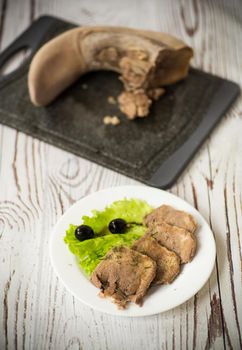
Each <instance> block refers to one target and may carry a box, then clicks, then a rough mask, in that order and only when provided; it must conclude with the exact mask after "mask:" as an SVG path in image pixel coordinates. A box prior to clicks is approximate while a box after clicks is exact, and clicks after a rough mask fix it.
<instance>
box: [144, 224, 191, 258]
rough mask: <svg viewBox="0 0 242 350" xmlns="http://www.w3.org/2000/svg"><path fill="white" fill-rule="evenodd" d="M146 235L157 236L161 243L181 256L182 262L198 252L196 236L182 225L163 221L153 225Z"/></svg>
mask: <svg viewBox="0 0 242 350" xmlns="http://www.w3.org/2000/svg"><path fill="white" fill-rule="evenodd" d="M145 236H146V237H147V236H148V237H149V236H151V237H153V238H155V239H156V240H157V242H158V243H159V244H161V245H163V246H164V247H166V248H167V249H170V250H172V251H173V252H175V253H176V254H177V255H178V256H179V257H180V259H181V263H187V262H189V261H191V259H192V257H193V256H194V254H195V252H196V247H197V241H196V237H195V236H194V234H193V233H191V232H189V231H187V230H185V229H184V228H181V227H177V226H172V225H169V224H167V223H165V222H162V223H159V224H156V225H153V226H152V227H151V229H150V231H148V232H147V233H146V234H145Z"/></svg>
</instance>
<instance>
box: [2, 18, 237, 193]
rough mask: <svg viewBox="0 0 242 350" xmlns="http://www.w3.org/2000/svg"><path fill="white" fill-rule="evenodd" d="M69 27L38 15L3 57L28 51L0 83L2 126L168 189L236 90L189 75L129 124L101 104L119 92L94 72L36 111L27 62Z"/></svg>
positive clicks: (108, 75)
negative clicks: (113, 118) (114, 121)
mask: <svg viewBox="0 0 242 350" xmlns="http://www.w3.org/2000/svg"><path fill="white" fill-rule="evenodd" d="M73 27H75V25H74V24H71V23H67V22H64V21H62V20H60V19H57V18H54V17H49V16H43V17H40V18H39V19H38V20H36V21H35V22H34V23H33V24H32V25H31V26H30V27H29V28H28V29H27V30H26V31H25V32H24V33H23V34H22V35H21V36H19V37H18V38H17V39H16V40H15V41H14V42H13V44H12V45H10V46H9V47H8V48H7V49H6V50H5V51H4V52H2V54H1V55H0V67H1V66H2V65H3V64H4V63H5V62H6V60H7V59H8V58H9V57H10V56H11V55H13V54H14V53H15V52H17V51H18V50H20V49H22V48H26V47H29V48H31V50H32V54H31V56H30V57H29V58H28V59H27V60H26V61H25V62H24V64H23V65H22V66H21V67H20V68H19V69H17V70H16V71H14V72H12V73H11V74H9V75H7V76H5V77H2V78H1V80H0V122H1V123H2V124H6V125H8V126H11V127H13V128H16V129H18V130H20V131H23V132H25V133H27V134H29V135H32V136H34V137H37V138H38V139H40V140H43V141H46V142H48V143H50V144H53V145H55V146H57V147H60V148H62V149H65V150H67V151H70V152H73V153H75V154H77V155H79V156H82V157H85V158H87V159H90V160H92V161H94V162H96V163H98V164H101V165H104V166H106V167H108V168H111V169H114V170H116V171H118V172H120V173H122V174H125V175H127V176H130V177H132V178H135V179H137V180H140V181H142V182H144V183H146V184H149V185H152V186H156V187H160V188H166V187H169V186H171V185H172V184H173V183H174V181H175V180H176V179H177V177H178V176H179V175H180V173H181V172H182V171H183V169H184V168H185V166H186V165H187V164H188V162H189V161H190V160H191V158H192V156H193V155H194V154H195V152H196V151H197V149H198V148H199V146H200V145H201V144H202V142H203V141H204V139H205V138H206V137H207V136H208V134H209V133H210V132H211V130H212V129H213V127H214V126H215V125H216V123H217V122H218V121H219V120H220V118H221V117H222V116H223V114H224V113H225V111H226V110H227V109H228V108H229V107H230V105H231V104H232V102H233V101H234V100H235V99H236V97H237V96H238V94H239V87H238V86H237V85H236V84H235V83H233V82H230V81H228V80H224V79H221V78H218V77H216V76H213V75H211V74H207V73H204V72H202V71H200V70H196V69H191V70H190V72H189V75H188V77H187V78H186V79H185V80H184V81H182V82H180V83H177V84H176V85H173V86H170V87H167V89H166V94H165V95H164V96H163V97H161V99H160V100H159V101H157V102H156V103H154V105H153V107H152V110H151V113H150V116H149V117H148V118H144V119H142V118H139V119H136V120H134V121H128V120H127V119H126V118H125V116H124V115H122V114H121V112H120V111H119V110H118V107H117V106H116V105H110V104H109V103H108V101H107V99H108V97H109V96H114V97H117V96H118V95H119V93H120V91H121V90H122V84H121V82H120V81H119V80H118V79H117V74H116V73H113V72H95V73H90V74H88V75H86V76H83V77H81V78H80V79H79V81H78V82H77V83H76V84H74V85H73V86H71V87H70V88H69V89H68V90H66V91H65V92H64V93H63V94H62V95H61V96H59V98H58V99H57V100H56V101H55V102H53V103H52V104H51V105H50V106H48V107H47V108H42V107H41V108H40V107H38V108H37V107H34V106H33V105H32V104H31V102H30V99H29V95H28V88H27V74H28V67H29V63H30V61H31V57H32V56H33V54H34V53H35V52H36V50H37V49H38V48H39V47H40V46H41V45H43V43H44V42H46V41H48V40H50V39H51V38H53V37H55V36H56V35H58V34H60V33H61V32H63V31H66V30H68V29H71V28H73ZM105 115H118V116H120V117H121V124H120V125H118V126H111V125H104V124H103V117H104V116H105Z"/></svg>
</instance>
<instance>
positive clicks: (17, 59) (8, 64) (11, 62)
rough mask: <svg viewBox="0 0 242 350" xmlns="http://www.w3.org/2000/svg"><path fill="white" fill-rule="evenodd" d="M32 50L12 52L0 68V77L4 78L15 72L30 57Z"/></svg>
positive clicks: (25, 48)
mask: <svg viewBox="0 0 242 350" xmlns="http://www.w3.org/2000/svg"><path fill="white" fill-rule="evenodd" d="M31 52H32V50H31V49H30V48H29V47H22V48H20V49H18V50H17V51H15V52H12V53H10V54H9V56H7V58H6V59H5V60H4V62H3V64H2V65H1V66H0V76H6V75H8V74H10V73H12V72H14V71H15V70H17V69H18V68H19V67H20V66H22V64H23V63H24V62H25V61H26V60H27V58H28V57H29V56H30V55H31Z"/></svg>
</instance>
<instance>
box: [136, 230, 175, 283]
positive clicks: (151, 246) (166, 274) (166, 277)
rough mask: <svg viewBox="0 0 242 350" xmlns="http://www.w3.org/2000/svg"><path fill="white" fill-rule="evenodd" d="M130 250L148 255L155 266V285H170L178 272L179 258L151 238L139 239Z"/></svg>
mask: <svg viewBox="0 0 242 350" xmlns="http://www.w3.org/2000/svg"><path fill="white" fill-rule="evenodd" d="M132 249H134V250H136V251H138V252H140V253H142V254H145V255H148V256H149V257H150V258H152V259H153V260H154V261H155V262H156V264H157V270H156V276H155V278H154V280H153V283H155V284H163V283H171V282H172V281H173V280H174V278H175V277H176V276H177V275H178V274H179V272H180V258H179V257H178V255H177V254H176V253H174V252H172V251H171V250H169V249H167V248H165V247H163V246H162V245H160V244H159V243H158V242H157V241H156V240H155V239H154V238H152V237H145V236H143V237H141V238H140V239H138V240H137V241H136V242H135V243H134V244H133V246H132Z"/></svg>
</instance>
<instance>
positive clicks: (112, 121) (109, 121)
mask: <svg viewBox="0 0 242 350" xmlns="http://www.w3.org/2000/svg"><path fill="white" fill-rule="evenodd" d="M103 123H104V124H105V125H118V124H120V119H119V118H118V117H117V116H116V115H114V116H110V115H106V116H105V117H104V118H103Z"/></svg>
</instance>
